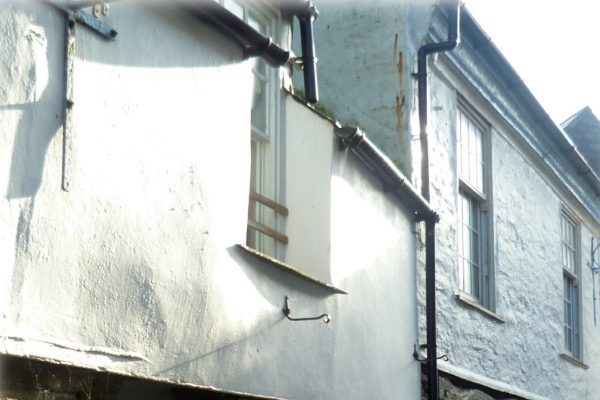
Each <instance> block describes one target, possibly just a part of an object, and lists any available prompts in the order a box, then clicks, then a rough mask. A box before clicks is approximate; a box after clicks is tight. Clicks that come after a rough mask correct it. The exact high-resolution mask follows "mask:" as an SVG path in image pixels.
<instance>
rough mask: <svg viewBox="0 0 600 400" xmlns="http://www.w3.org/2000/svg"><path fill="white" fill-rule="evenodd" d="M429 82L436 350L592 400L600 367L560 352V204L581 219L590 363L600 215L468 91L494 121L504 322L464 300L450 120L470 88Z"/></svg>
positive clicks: (530, 385) (533, 388) (555, 395)
mask: <svg viewBox="0 0 600 400" xmlns="http://www.w3.org/2000/svg"><path fill="white" fill-rule="evenodd" d="M438 71H439V70H438ZM450 81H452V82H456V81H455V80H452V79H451V80H450ZM430 84H431V94H432V95H431V107H432V109H434V110H436V112H435V113H433V119H432V120H431V122H432V123H431V125H430V126H431V129H430V132H431V133H432V135H431V136H430V138H431V139H430V140H431V142H430V143H431V145H432V148H433V149H435V150H434V154H433V157H432V159H433V160H435V162H434V163H432V167H431V181H432V189H433V190H432V193H434V194H435V195H432V206H433V207H434V208H436V209H437V210H439V211H440V214H441V222H440V224H439V225H438V231H437V232H438V242H437V249H436V250H437V252H436V253H437V261H438V263H437V266H438V267H437V271H438V275H437V277H438V279H437V282H438V288H437V289H438V299H439V300H438V310H439V311H438V334H439V336H438V338H439V339H438V348H439V349H440V351H441V352H444V353H447V354H448V355H449V357H450V362H449V364H450V365H451V366H458V367H460V368H464V369H468V370H471V371H473V372H475V373H477V374H479V375H481V376H483V377H486V378H492V379H494V380H498V381H500V382H503V383H505V384H510V385H512V386H514V387H515V388H518V389H521V390H524V391H527V392H530V393H532V394H537V395H540V396H544V397H546V398H550V399H583V398H595V397H594V395H593V394H591V393H590V392H589V388H588V387H587V386H586V376H596V374H598V370H597V369H595V368H590V369H589V370H587V371H586V370H584V369H583V368H581V367H578V366H574V365H573V364H571V363H569V362H568V361H565V360H563V359H561V358H560V357H559V354H560V353H561V352H563V351H564V345H563V340H564V338H563V325H562V323H563V322H562V321H563V303H562V296H563V283H562V279H563V272H562V267H561V265H562V264H561V248H560V243H561V233H560V212H561V206H565V207H567V208H569V209H571V210H573V211H574V212H576V213H577V215H578V218H579V219H580V220H581V222H582V224H581V232H582V258H581V283H582V291H583V299H582V307H583V311H582V319H583V329H584V333H583V335H584V342H585V350H584V357H583V358H584V362H586V363H589V362H593V357H590V356H591V354H590V351H592V350H593V349H595V348H596V347H597V344H596V342H597V340H596V336H597V328H595V327H594V326H593V308H592V297H591V296H592V282H591V273H590V271H589V269H588V267H587V266H586V263H587V262H589V254H590V238H591V236H590V235H591V230H593V231H595V232H598V224H597V222H594V221H593V220H592V219H591V217H589V216H588V215H587V214H585V213H584V212H583V210H582V209H581V207H580V206H579V205H578V204H576V203H575V202H573V201H571V200H570V199H569V198H568V196H566V195H565V194H564V191H563V190H561V189H560V188H557V187H555V186H553V185H552V184H551V183H550V182H549V181H548V180H547V179H546V178H545V176H544V174H543V173H542V172H540V171H539V169H540V168H541V167H540V166H539V165H538V164H536V163H535V162H534V160H532V159H530V158H528V157H525V156H524V155H523V153H522V152H521V150H520V149H519V148H518V147H517V146H515V144H514V143H515V142H514V134H513V133H512V132H511V131H510V130H508V129H506V128H505V127H504V126H503V125H502V124H501V120H500V119H499V118H498V117H496V116H494V115H493V114H492V113H487V112H486V111H488V110H489V106H487V105H485V104H483V103H481V102H480V101H478V99H476V98H469V97H467V100H470V101H471V102H472V105H473V106H474V107H475V108H476V109H478V111H480V112H482V113H483V115H484V117H485V118H486V119H487V120H488V121H489V122H490V123H491V125H492V127H493V129H492V132H491V139H492V140H491V143H492V181H493V189H492V190H493V207H494V209H493V213H494V230H495V233H494V237H493V240H494V262H495V268H496V273H495V277H496V291H495V295H496V313H497V314H499V315H500V316H502V317H503V318H504V319H505V320H506V323H499V322H496V321H494V320H492V319H490V318H489V317H487V316H485V315H484V314H483V313H481V312H479V311H477V310H474V309H472V308H469V307H464V306H462V305H460V304H459V303H458V302H457V301H456V299H455V294H456V293H458V289H459V282H458V272H457V271H458V256H457V253H456V250H455V249H456V246H457V243H458V238H457V226H458V213H457V209H456V208H457V205H456V197H457V195H458V191H457V187H458V182H457V177H456V144H455V143H456V132H455V129H454V126H455V118H456V112H455V110H456V94H457V92H460V93H462V94H463V95H465V94H468V90H467V89H465V88H464V87H461V86H460V85H457V86H456V87H453V86H450V85H449V84H448V80H447V77H446V78H443V79H440V73H439V72H438V73H437V74H435V75H432V76H431V79H430ZM448 171H452V172H451V173H450V174H449V173H448ZM421 278H422V277H421ZM421 301H423V297H422V296H421ZM423 307H424V306H423V305H422V306H421V309H422V308H423ZM594 351H595V350H594ZM443 368H444V367H443V366H442V369H443ZM449 369H450V370H451V367H449Z"/></svg>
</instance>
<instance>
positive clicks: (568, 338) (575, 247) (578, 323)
mask: <svg viewBox="0 0 600 400" xmlns="http://www.w3.org/2000/svg"><path fill="white" fill-rule="evenodd" d="M567 225H568V226H570V228H572V229H570V230H572V232H571V235H572V238H571V239H572V240H569V238H568V237H565V234H566V232H565V229H564V228H565V226H567ZM560 249H561V266H562V268H561V269H562V277H563V290H562V296H561V297H562V305H563V315H562V324H563V349H564V352H565V353H566V354H567V355H568V356H570V357H572V358H574V359H575V360H578V361H583V335H582V333H583V332H582V326H583V325H582V312H581V280H580V279H579V278H580V275H581V222H580V220H579V219H578V218H577V217H576V216H575V215H574V214H573V213H572V212H570V211H569V210H567V209H566V208H564V207H563V208H562V209H561V212H560ZM565 249H567V250H568V251H571V252H572V253H573V254H572V256H573V261H572V262H573V265H572V268H571V267H570V265H568V264H570V263H569V262H566V263H565V260H569V257H568V256H567V257H566V258H565V253H564V252H565ZM567 292H569V293H570V295H569V296H566V293H567ZM567 297H568V298H567ZM567 303H569V305H567ZM567 310H568V311H569V315H570V316H571V318H569V319H570V321H569V323H568V322H567ZM567 331H570V332H569V333H568V332H567Z"/></svg>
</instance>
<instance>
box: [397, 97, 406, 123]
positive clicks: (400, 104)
mask: <svg viewBox="0 0 600 400" xmlns="http://www.w3.org/2000/svg"><path fill="white" fill-rule="evenodd" d="M405 102H406V98H405V97H404V96H402V97H400V96H396V130H397V131H398V132H400V129H401V128H402V117H403V116H404V115H403V114H402V107H403V106H404V103H405Z"/></svg>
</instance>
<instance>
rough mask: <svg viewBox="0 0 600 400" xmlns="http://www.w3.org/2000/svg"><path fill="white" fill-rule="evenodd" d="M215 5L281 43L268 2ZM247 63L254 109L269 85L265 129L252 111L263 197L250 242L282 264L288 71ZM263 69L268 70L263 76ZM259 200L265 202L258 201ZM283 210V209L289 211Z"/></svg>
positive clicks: (254, 181)
mask: <svg viewBox="0 0 600 400" xmlns="http://www.w3.org/2000/svg"><path fill="white" fill-rule="evenodd" d="M215 1H216V2H218V3H219V4H220V5H221V6H223V7H224V8H226V9H227V10H229V11H230V12H232V13H233V14H234V15H236V16H237V17H238V18H240V19H242V20H243V21H244V22H245V23H247V24H249V25H250V26H252V27H253V28H254V29H256V26H255V24H253V23H252V22H251V21H250V18H251V17H252V18H253V19H254V20H256V21H257V22H258V24H260V25H262V26H264V27H265V32H261V33H263V34H264V35H265V36H267V37H271V38H273V40H274V41H276V42H280V39H281V35H282V31H281V26H282V22H281V21H282V19H281V14H280V12H279V11H278V10H277V9H275V8H274V7H273V6H272V5H271V4H268V2H264V3H263V2H262V1H235V0H215ZM225 3H230V4H235V5H236V6H239V9H238V11H237V12H235V11H234V10H233V9H232V8H231V6H230V7H227V6H226V4H225ZM234 7H235V6H234ZM242 13H243V16H242ZM246 62H248V63H252V66H251V71H250V73H251V74H252V101H251V102H252V106H254V93H255V86H254V85H255V80H256V79H261V80H263V81H264V83H265V89H264V90H265V92H266V95H265V97H264V101H265V104H264V108H265V114H266V115H265V116H264V118H265V129H264V130H263V129H261V128H260V127H257V126H255V124H254V119H253V113H252V111H251V113H250V114H251V118H250V121H249V122H250V124H249V125H250V137H251V146H250V153H251V156H250V157H251V160H250V162H251V172H250V177H249V179H250V187H249V188H250V191H251V192H255V193H256V194H257V195H258V196H256V195H253V194H252V193H250V196H249V204H248V225H247V233H246V244H247V245H248V246H250V247H252V248H254V249H255V250H257V251H259V252H263V253H265V254H267V255H269V256H271V257H275V258H277V259H281V260H283V259H284V251H285V244H286V243H287V237H286V236H285V235H284V234H282V233H281V232H285V218H284V217H285V215H286V214H287V209H285V207H284V206H283V205H282V204H283V203H284V194H285V191H284V189H285V188H284V185H283V182H284V176H285V171H284V166H285V165H284V161H285V155H284V151H283V150H284V148H285V147H284V140H285V138H284V135H283V131H284V130H283V125H282V121H283V119H282V115H281V114H282V104H281V103H282V101H283V100H282V95H281V88H282V83H283V72H282V69H281V68H275V67H271V66H270V65H268V64H267V63H266V62H265V61H264V60H263V59H262V58H260V57H255V58H250V59H249V60H247V61H246ZM259 66H260V67H259ZM260 70H263V71H264V74H263V73H262V72H261V71H260ZM257 198H263V199H264V200H266V201H257V200H256V199H257ZM271 204H274V205H275V207H274V208H273V207H272V206H271ZM278 210H284V212H283V213H282V212H279V211H278ZM250 221H254V222H256V223H258V224H262V225H265V226H266V228H267V230H272V231H273V232H274V233H275V234H277V236H278V237H279V238H281V239H274V238H273V237H272V236H270V235H269V234H265V233H262V231H258V230H256V229H255V228H251V227H250ZM253 225H255V224H253ZM281 240H283V241H281Z"/></svg>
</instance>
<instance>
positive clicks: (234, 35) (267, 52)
mask: <svg viewBox="0 0 600 400" xmlns="http://www.w3.org/2000/svg"><path fill="white" fill-rule="evenodd" d="M184 8H185V9H186V10H187V11H188V12H189V13H190V14H192V15H193V16H194V17H196V18H198V19H200V20H202V21H204V22H207V23H209V24H211V25H212V26H214V27H215V28H217V29H218V30H219V31H221V32H222V33H224V34H225V35H227V36H228V37H230V38H231V39H233V40H234V41H235V42H237V43H238V44H239V45H240V46H241V47H242V49H243V51H244V57H245V58H248V57H262V58H263V59H264V60H265V61H266V62H267V63H269V64H270V65H272V66H274V67H279V66H282V65H284V64H286V63H287V62H289V60H290V52H289V51H287V50H284V49H282V48H281V47H280V46H278V45H277V44H276V43H275V42H273V40H272V39H271V38H270V37H267V36H264V35H263V34H262V33H260V32H258V31H257V30H255V29H254V28H252V27H251V26H250V25H248V24H247V23H245V22H244V21H243V20H241V19H239V18H238V17H237V16H236V15H235V14H233V13H231V12H230V11H229V10H227V9H226V8H224V7H222V6H221V5H219V3H217V2H214V1H203V2H199V3H193V2H188V3H186V4H185V5H184ZM285 10H289V12H291V13H293V14H294V15H296V16H297V17H298V20H299V21H300V35H301V40H302V66H303V69H304V88H305V90H304V91H305V93H306V101H307V102H309V103H316V102H317V101H319V90H318V84H317V57H316V56H315V44H314V40H313V39H314V38H313V22H314V20H315V19H316V18H317V15H318V14H319V13H318V11H317V9H316V8H315V6H314V5H313V4H312V3H311V2H310V1H309V0H295V1H294V2H290V4H286V5H285Z"/></svg>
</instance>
